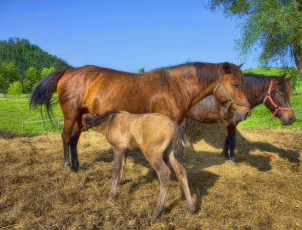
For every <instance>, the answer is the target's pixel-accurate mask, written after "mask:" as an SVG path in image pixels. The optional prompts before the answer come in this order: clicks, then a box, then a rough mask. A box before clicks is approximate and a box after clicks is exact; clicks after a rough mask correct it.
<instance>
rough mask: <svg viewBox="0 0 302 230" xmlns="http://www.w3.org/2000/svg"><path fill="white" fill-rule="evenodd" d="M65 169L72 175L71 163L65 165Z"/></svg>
mask: <svg viewBox="0 0 302 230" xmlns="http://www.w3.org/2000/svg"><path fill="white" fill-rule="evenodd" d="M63 167H64V169H65V171H66V172H67V173H71V171H72V169H71V166H70V163H64V166H63Z"/></svg>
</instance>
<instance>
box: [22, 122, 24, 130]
mask: <svg viewBox="0 0 302 230" xmlns="http://www.w3.org/2000/svg"><path fill="white" fill-rule="evenodd" d="M22 132H24V122H23V121H22Z"/></svg>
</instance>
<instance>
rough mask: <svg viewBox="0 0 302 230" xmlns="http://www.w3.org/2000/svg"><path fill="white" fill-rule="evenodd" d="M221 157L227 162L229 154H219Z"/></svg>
mask: <svg viewBox="0 0 302 230" xmlns="http://www.w3.org/2000/svg"><path fill="white" fill-rule="evenodd" d="M221 156H223V157H224V158H225V159H227V160H229V159H230V157H229V154H225V152H222V153H221Z"/></svg>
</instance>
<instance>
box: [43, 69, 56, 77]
mask: <svg viewBox="0 0 302 230" xmlns="http://www.w3.org/2000/svg"><path fill="white" fill-rule="evenodd" d="M55 71H56V70H55V67H50V68H46V67H44V68H43V69H42V71H41V79H42V78H43V77H45V76H47V75H48V74H51V73H53V72H55Z"/></svg>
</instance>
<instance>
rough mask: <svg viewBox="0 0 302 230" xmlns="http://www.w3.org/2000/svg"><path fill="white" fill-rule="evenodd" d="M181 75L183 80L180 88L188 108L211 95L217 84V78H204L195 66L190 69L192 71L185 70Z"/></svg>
mask: <svg viewBox="0 0 302 230" xmlns="http://www.w3.org/2000/svg"><path fill="white" fill-rule="evenodd" d="M179 76H180V82H181V84H180V87H179V88H180V90H181V92H182V95H184V96H185V98H186V101H187V102H188V103H187V104H188V105H187V106H188V108H187V109H189V108H190V107H192V106H193V105H194V104H196V103H197V102H198V101H200V100H202V99H203V98H205V97H207V96H208V95H211V94H212V93H213V90H214V88H215V85H216V84H217V82H216V81H217V79H213V80H212V81H208V80H205V79H202V77H201V76H198V71H197V69H195V68H192V69H190V71H188V70H183V71H181V72H180V74H179ZM217 78H218V76H217Z"/></svg>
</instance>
